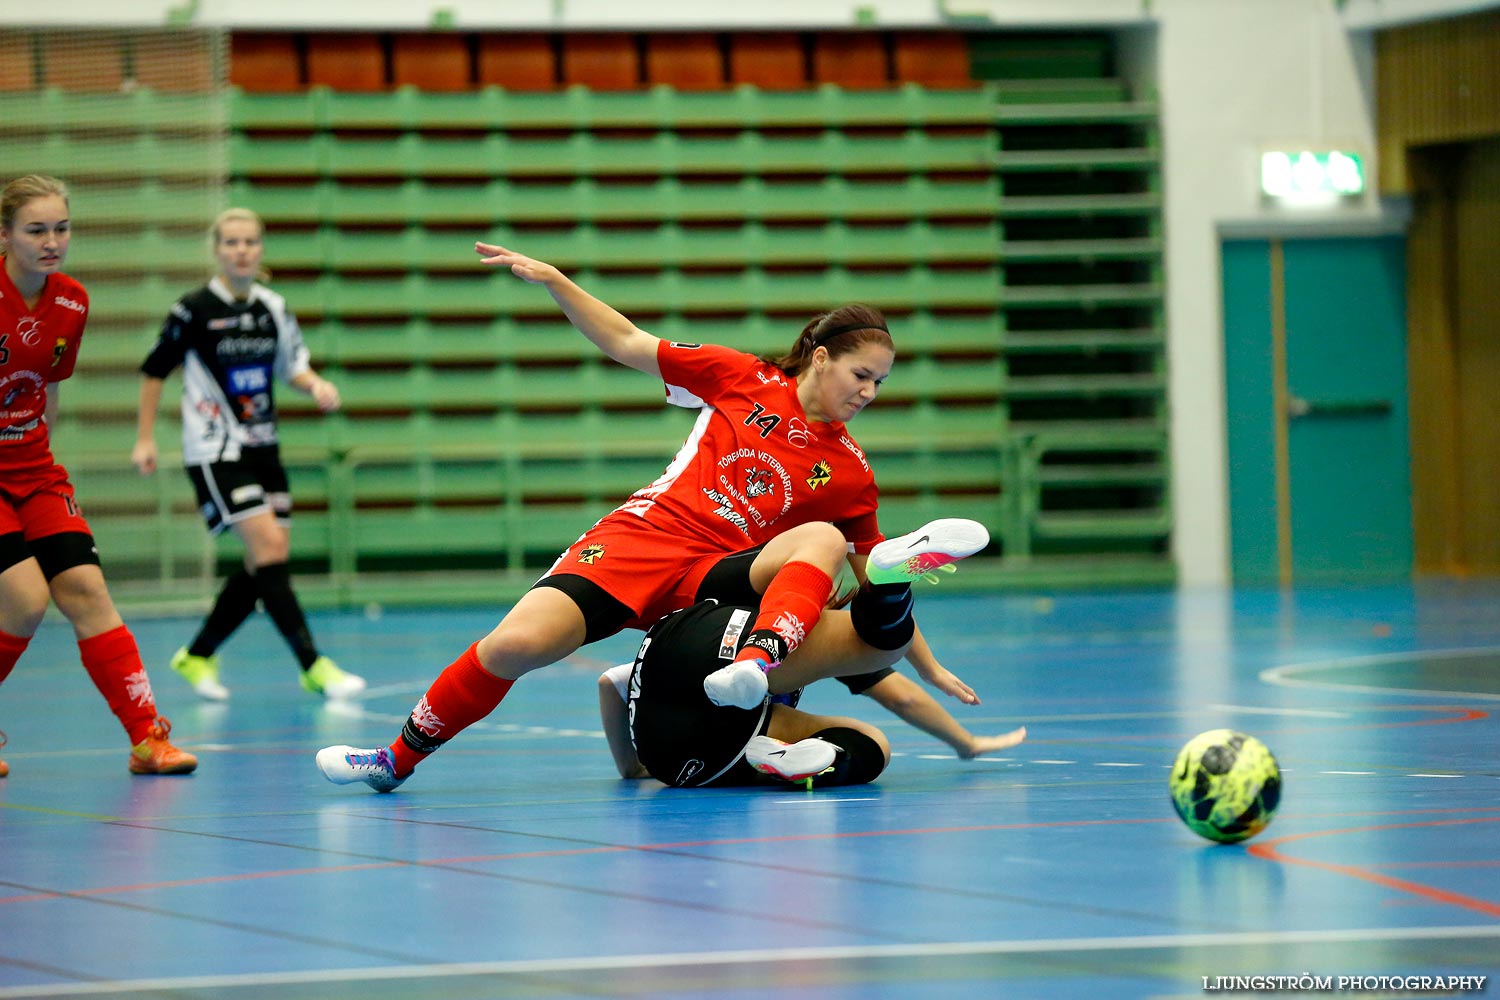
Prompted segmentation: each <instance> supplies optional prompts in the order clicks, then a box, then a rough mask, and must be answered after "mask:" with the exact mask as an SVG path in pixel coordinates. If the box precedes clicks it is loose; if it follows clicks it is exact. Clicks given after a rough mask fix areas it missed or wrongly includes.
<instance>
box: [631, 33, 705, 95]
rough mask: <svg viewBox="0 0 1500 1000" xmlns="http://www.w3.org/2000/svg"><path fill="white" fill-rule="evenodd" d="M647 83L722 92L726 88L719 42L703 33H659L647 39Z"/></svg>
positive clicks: (682, 88) (680, 88)
mask: <svg viewBox="0 0 1500 1000" xmlns="http://www.w3.org/2000/svg"><path fill="white" fill-rule="evenodd" d="M646 82H647V83H652V84H657V83H663V84H666V85H667V86H670V87H676V88H677V89H678V90H719V89H721V88H722V87H723V86H724V53H723V51H722V50H721V49H720V48H719V40H718V38H716V37H715V36H713V35H710V34H702V33H697V32H693V33H676V32H659V33H657V34H653V35H651V36H649V37H648V38H647V39H646Z"/></svg>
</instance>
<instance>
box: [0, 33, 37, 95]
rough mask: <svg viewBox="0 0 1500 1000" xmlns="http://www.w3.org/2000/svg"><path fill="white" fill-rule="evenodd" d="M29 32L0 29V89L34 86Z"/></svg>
mask: <svg viewBox="0 0 1500 1000" xmlns="http://www.w3.org/2000/svg"><path fill="white" fill-rule="evenodd" d="M34 44H35V43H34V40H33V39H32V36H31V32H29V31H13V30H0V90H30V89H31V88H32V87H34V86H36V70H35V68H34V67H35V62H34V60H35V54H34V51H33V48H32V46H33V45H34Z"/></svg>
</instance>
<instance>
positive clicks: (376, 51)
mask: <svg viewBox="0 0 1500 1000" xmlns="http://www.w3.org/2000/svg"><path fill="white" fill-rule="evenodd" d="M385 69H386V67H385V46H384V45H382V44H381V41H380V36H379V35H376V34H373V33H367V32H361V33H359V34H345V33H342V32H338V33H330V34H326V35H325V34H309V35H308V36H307V82H308V84H310V85H312V86H317V85H319V84H322V85H324V86H327V87H331V88H332V89H334V90H384V89H385V88H386V75H385Z"/></svg>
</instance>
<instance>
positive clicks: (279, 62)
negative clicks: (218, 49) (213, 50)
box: [229, 31, 306, 93]
mask: <svg viewBox="0 0 1500 1000" xmlns="http://www.w3.org/2000/svg"><path fill="white" fill-rule="evenodd" d="M229 82H230V83H232V84H234V85H235V86H236V87H239V88H240V89H242V90H247V91H255V92H259V93H274V92H286V91H295V90H301V89H302V87H303V85H304V84H305V83H306V81H305V80H304V79H303V76H302V60H301V58H300V57H299V56H298V53H297V39H296V37H295V36H293V35H290V34H287V33H286V32H281V31H275V32H262V31H249V32H246V31H236V32H235V33H234V34H233V35H232V36H230V42H229Z"/></svg>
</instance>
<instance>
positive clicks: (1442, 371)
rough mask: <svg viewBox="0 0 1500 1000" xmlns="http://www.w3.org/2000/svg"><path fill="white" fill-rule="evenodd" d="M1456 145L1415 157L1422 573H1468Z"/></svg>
mask: <svg viewBox="0 0 1500 1000" xmlns="http://www.w3.org/2000/svg"><path fill="white" fill-rule="evenodd" d="M1454 152H1455V151H1454V150H1453V149H1452V148H1451V147H1447V148H1443V149H1433V150H1429V151H1423V152H1420V153H1415V154H1413V156H1412V160H1411V166H1412V171H1411V181H1412V187H1413V193H1412V221H1411V226H1410V228H1409V229H1408V230H1407V239H1406V300H1407V301H1406V344H1407V355H1406V356H1407V381H1408V390H1407V391H1408V398H1409V404H1410V405H1409V406H1408V412H1409V413H1410V415H1411V417H1410V420H1411V466H1412V467H1411V473H1412V476H1411V478H1412V504H1411V506H1412V542H1413V546H1412V562H1413V568H1414V569H1415V571H1416V572H1417V573H1418V574H1419V575H1433V574H1436V575H1454V574H1459V573H1461V572H1462V571H1463V539H1462V537H1461V534H1462V527H1463V511H1462V509H1461V504H1460V497H1459V482H1460V478H1461V477H1460V462H1459V454H1458V424H1459V400H1458V396H1457V393H1456V392H1455V391H1454V388H1453V387H1454V386H1455V385H1456V384H1457V381H1458V376H1457V371H1458V344H1457V332H1456V330H1455V328H1454V317H1453V312H1454V305H1455V304H1454V295H1453V288H1452V282H1451V280H1450V275H1451V274H1452V273H1453V270H1454V264H1453V259H1452V255H1453V248H1454V228H1455V221H1454V200H1453V196H1452V192H1451V191H1450V190H1449V188H1450V187H1451V182H1450V178H1451V176H1452V174H1453V172H1454V166H1453V160H1454V158H1455V157H1454Z"/></svg>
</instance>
